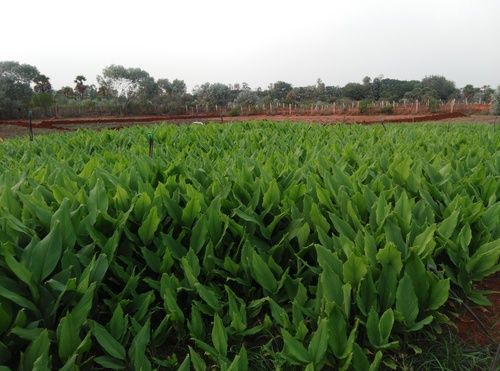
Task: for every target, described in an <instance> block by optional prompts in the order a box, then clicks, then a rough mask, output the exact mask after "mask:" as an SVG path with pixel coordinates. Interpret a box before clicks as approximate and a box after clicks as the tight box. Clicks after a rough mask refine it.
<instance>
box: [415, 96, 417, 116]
mask: <svg viewBox="0 0 500 371" xmlns="http://www.w3.org/2000/svg"><path fill="white" fill-rule="evenodd" d="M415 113H418V99H417V100H416V101H415Z"/></svg>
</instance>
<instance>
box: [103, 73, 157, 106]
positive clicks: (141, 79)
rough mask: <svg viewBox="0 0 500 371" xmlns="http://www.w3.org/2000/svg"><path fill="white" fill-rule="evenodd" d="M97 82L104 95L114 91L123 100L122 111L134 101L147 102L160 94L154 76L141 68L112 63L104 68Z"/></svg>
mask: <svg viewBox="0 0 500 371" xmlns="http://www.w3.org/2000/svg"><path fill="white" fill-rule="evenodd" d="M97 82H98V83H99V85H100V86H101V87H102V90H101V94H102V95H103V96H109V95H111V94H113V93H114V94H116V95H117V96H118V98H120V99H121V100H122V102H123V104H122V111H126V110H127V109H128V108H129V105H130V103H131V102H133V101H135V102H138V103H146V102H147V101H148V100H150V99H152V98H153V97H154V96H156V95H157V94H158V85H157V84H156V82H155V80H154V78H152V77H151V76H150V75H149V73H147V72H146V71H144V70H142V69H140V68H125V67H123V66H119V65H111V66H108V67H106V68H104V70H103V71H102V76H97Z"/></svg>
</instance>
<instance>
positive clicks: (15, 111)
mask: <svg viewBox="0 0 500 371" xmlns="http://www.w3.org/2000/svg"><path fill="white" fill-rule="evenodd" d="M38 75H40V72H38V69H37V68H36V67H35V66H31V65H29V64H20V63H18V62H13V61H6V62H0V117H1V118H10V117H20V116H22V112H23V110H24V109H26V108H27V107H28V106H29V104H30V102H31V97H32V96H33V90H32V89H31V86H30V85H31V84H32V83H33V80H34V79H35V78H36V77H37V76H38Z"/></svg>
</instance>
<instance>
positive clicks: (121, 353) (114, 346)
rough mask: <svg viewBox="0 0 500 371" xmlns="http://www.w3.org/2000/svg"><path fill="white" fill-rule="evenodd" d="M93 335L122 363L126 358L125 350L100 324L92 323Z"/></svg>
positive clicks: (107, 351)
mask: <svg viewBox="0 0 500 371" xmlns="http://www.w3.org/2000/svg"><path fill="white" fill-rule="evenodd" d="M91 329H92V334H93V335H94V337H95V338H96V340H97V342H98V343H99V344H100V345H101V346H102V348H103V349H104V350H105V351H106V353H108V354H109V355H110V356H111V357H114V358H117V359H120V360H122V361H124V360H125V358H126V352H125V348H124V347H123V346H122V345H121V344H120V343H119V342H118V341H117V340H116V339H115V338H114V337H113V336H112V335H111V334H110V333H109V332H108V331H107V330H106V329H105V328H104V327H103V326H101V325H100V324H98V323H97V322H94V321H92V323H91Z"/></svg>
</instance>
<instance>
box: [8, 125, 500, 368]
mask: <svg viewBox="0 0 500 371" xmlns="http://www.w3.org/2000/svg"><path fill="white" fill-rule="evenodd" d="M146 130H147V129H145V128H141V127H136V128H132V129H125V130H121V131H101V132H92V131H79V132H75V133H69V134H64V135H47V136H40V137H36V138H35V141H34V142H29V141H28V140H27V139H23V138H21V139H13V140H8V141H6V142H4V143H2V144H1V146H0V225H1V228H0V246H1V247H0V249H1V254H0V363H1V364H4V365H6V366H8V367H11V368H12V369H17V368H19V369H21V370H32V369H38V370H44V369H50V368H58V367H63V366H64V368H63V369H64V370H75V369H78V368H80V369H95V368H106V369H107V368H112V369H124V368H129V369H130V368H132V369H136V370H139V369H141V370H149V369H152V368H161V369H170V368H171V369H177V368H179V369H182V370H187V369H189V368H190V367H191V368H192V369H195V370H204V369H205V367H206V366H210V365H216V366H217V367H219V368H220V369H222V370H228V369H230V370H245V369H247V368H248V365H249V364H251V365H252V367H253V368H255V369H259V368H262V369H274V368H275V367H278V366H280V367H284V366H286V365H288V366H290V365H295V366H298V367H300V368H307V369H308V370H319V369H321V368H322V367H324V366H328V367H330V368H332V369H354V370H360V371H361V370H363V371H364V370H368V369H370V370H376V369H378V368H379V367H380V365H383V364H385V365H387V366H393V365H394V362H393V360H392V359H391V356H392V354H393V352H394V351H395V350H396V349H398V348H399V349H403V350H405V351H406V350H407V349H409V348H408V347H409V344H408V343H407V341H408V335H409V334H410V333H412V332H415V331H429V330H430V329H434V330H435V331H439V329H440V326H442V324H443V323H446V322H447V321H448V319H447V317H446V315H445V314H446V311H445V310H444V309H443V308H444V307H443V306H444V305H445V303H446V301H447V299H448V295H449V290H450V287H452V286H453V287H455V289H456V290H457V292H460V293H462V294H463V295H466V296H467V297H468V298H469V299H471V300H473V301H475V302H477V303H481V304H487V300H486V298H485V297H484V296H483V294H482V293H481V292H479V291H478V290H476V289H475V288H474V286H473V283H474V282H476V281H479V280H481V279H482V278H483V277H485V276H487V275H489V274H492V273H493V272H495V271H497V270H498V269H499V265H498V258H499V254H500V223H498V215H499V214H500V198H499V196H500V194H499V191H500V189H499V176H500V134H499V132H498V131H495V129H494V128H493V127H491V126H480V125H474V126H466V125H463V126H460V125H458V126H454V127H446V126H443V125H431V124H429V125H423V126H419V127H415V126H404V125H401V126H389V127H387V128H386V129H384V128H383V127H381V126H372V127H363V126H335V127H333V126H331V127H322V126H312V125H301V124H285V123H279V124H278V123H269V122H261V123H242V124H234V125H231V126H222V125H207V126H197V125H196V126H180V127H175V126H158V127H155V129H154V130H155V132H154V137H155V145H154V156H153V157H152V158H151V157H149V156H148V141H147V138H146V134H147V133H146Z"/></svg>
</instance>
